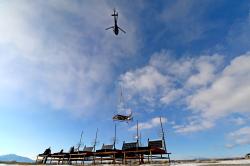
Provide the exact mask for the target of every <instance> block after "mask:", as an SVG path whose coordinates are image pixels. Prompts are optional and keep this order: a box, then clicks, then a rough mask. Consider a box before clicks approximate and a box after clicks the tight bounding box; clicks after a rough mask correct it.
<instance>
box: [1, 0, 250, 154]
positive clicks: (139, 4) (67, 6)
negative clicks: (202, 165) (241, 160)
mask: <svg viewBox="0 0 250 166" xmlns="http://www.w3.org/2000/svg"><path fill="white" fill-rule="evenodd" d="M0 8H1V10H0V18H1V19H0V20H1V22H0V34H1V35H0V36H1V38H0V78H1V79H0V131H1V132H0V138H1V139H0V140H1V141H0V149H1V150H0V154H8V153H16V154H19V155H24V156H28V157H31V158H34V157H35V156H36V155H37V154H38V153H41V152H43V150H44V149H45V148H47V147H49V146H51V148H52V151H54V152H55V151H59V150H60V149H62V148H63V149H65V151H67V150H68V149H69V148H70V146H73V145H76V144H77V143H78V141H79V137H80V133H81V131H82V130H83V132H84V134H83V142H84V144H86V145H88V146H89V145H91V144H92V142H93V139H94V136H95V131H96V128H99V135H98V137H99V138H98V140H99V147H100V146H101V145H102V143H106V144H107V143H111V140H112V137H113V135H114V122H113V121H112V116H113V114H114V113H117V112H119V111H122V110H123V111H124V110H127V109H131V110H132V111H133V114H134V119H135V120H138V121H139V126H140V132H141V134H142V142H143V143H144V145H145V144H146V140H147V138H150V139H157V138H159V131H160V127H159V118H158V117H159V116H162V117H163V122H164V128H165V130H166V140H167V146H168V150H169V151H170V152H172V157H173V158H176V159H187V158H196V157H229V156H242V155H245V154H246V153H249V147H250V146H249V144H250V141H249V140H250V139H249V138H250V114H249V113H250V110H249V108H250V104H249V98H250V86H249V85H250V65H249V64H250V52H249V51H250V41H249V36H250V31H249V29H250V3H249V1H244V0H241V1H223V0H220V1H211V0H209V1H206V0H205V1H198V0H196V1H195V0H188V1H157V2H152V1H140V0H138V1H111V0H107V1H95V0H94V1H93V0H89V1H77V0H75V1H66V0H65V1H61V0H53V1H52V0H48V1H29V0H22V1H1V2H0ZM113 8H116V9H117V10H118V12H119V20H118V24H119V25H120V26H121V27H122V28H123V29H124V30H126V32H127V33H126V34H122V33H121V34H119V35H118V36H115V35H114V34H113V33H112V31H105V28H107V27H109V26H110V25H112V24H113V18H112V17H110V14H111V12H112V10H113ZM120 87H122V88H123V91H124V92H123V93H124V105H125V106H126V109H119V108H120V107H118V105H119V91H120ZM135 124H136V121H133V122H132V123H129V124H126V123H117V128H118V140H119V142H118V147H119V146H121V144H122V142H123V141H124V140H126V141H133V140H134V135H135V134H136V131H135V130H134V129H135ZM190 149H192V150H190Z"/></svg>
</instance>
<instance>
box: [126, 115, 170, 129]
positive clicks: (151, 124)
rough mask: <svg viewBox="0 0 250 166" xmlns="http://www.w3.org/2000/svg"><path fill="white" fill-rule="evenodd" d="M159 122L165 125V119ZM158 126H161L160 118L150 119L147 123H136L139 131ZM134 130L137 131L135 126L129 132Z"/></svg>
mask: <svg viewBox="0 0 250 166" xmlns="http://www.w3.org/2000/svg"><path fill="white" fill-rule="evenodd" d="M161 122H162V123H167V118H163V117H162V118H161ZM160 125H161V123H160V117H155V118H152V119H151V120H149V121H148V122H143V123H138V128H139V130H144V129H152V128H155V127H158V126H160ZM136 129H137V125H134V126H133V127H131V128H130V129H129V130H136Z"/></svg>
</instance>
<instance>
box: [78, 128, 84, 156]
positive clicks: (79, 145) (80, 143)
mask: <svg viewBox="0 0 250 166" xmlns="http://www.w3.org/2000/svg"><path fill="white" fill-rule="evenodd" d="M82 134H83V131H82V133H81V137H80V141H79V144H78V147H77V150H78V151H79V150H80V147H81V145H82Z"/></svg>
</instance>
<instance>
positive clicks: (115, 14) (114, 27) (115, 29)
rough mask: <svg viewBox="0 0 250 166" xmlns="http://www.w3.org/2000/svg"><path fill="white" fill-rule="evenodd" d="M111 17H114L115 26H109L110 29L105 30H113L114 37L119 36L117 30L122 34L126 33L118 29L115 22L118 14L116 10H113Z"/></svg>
mask: <svg viewBox="0 0 250 166" xmlns="http://www.w3.org/2000/svg"><path fill="white" fill-rule="evenodd" d="M111 16H113V17H114V22H115V25H114V26H111V27H108V28H106V30H109V29H111V28H112V29H113V32H114V33H115V35H118V34H119V30H121V31H122V32H123V33H126V32H125V31H124V30H123V29H122V28H120V27H119V26H118V25H117V20H118V12H116V10H115V9H114V13H113V14H111Z"/></svg>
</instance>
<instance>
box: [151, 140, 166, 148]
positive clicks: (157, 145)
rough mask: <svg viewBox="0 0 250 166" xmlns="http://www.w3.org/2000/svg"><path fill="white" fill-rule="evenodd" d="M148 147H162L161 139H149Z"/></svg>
mask: <svg viewBox="0 0 250 166" xmlns="http://www.w3.org/2000/svg"><path fill="white" fill-rule="evenodd" d="M148 147H155V148H163V142H162V140H156V141H149V142H148Z"/></svg>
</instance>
